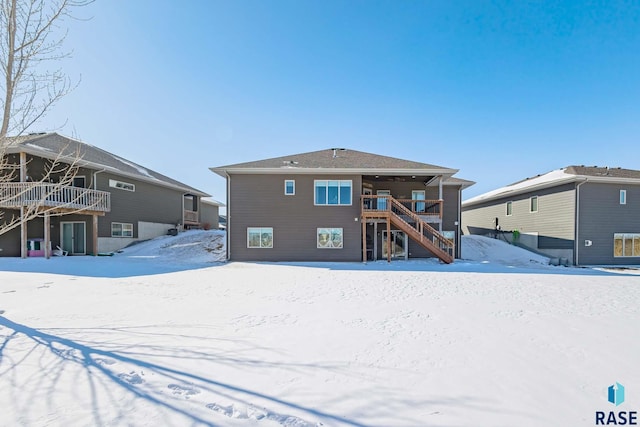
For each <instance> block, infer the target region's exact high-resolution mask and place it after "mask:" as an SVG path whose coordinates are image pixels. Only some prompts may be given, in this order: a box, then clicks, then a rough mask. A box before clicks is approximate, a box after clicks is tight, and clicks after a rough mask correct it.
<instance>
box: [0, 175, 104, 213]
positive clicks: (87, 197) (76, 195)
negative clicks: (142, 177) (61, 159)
mask: <svg viewBox="0 0 640 427" xmlns="http://www.w3.org/2000/svg"><path fill="white" fill-rule="evenodd" d="M27 206H28V207H33V206H37V207H43V208H53V210H56V209H59V210H61V211H77V212H103V213H104V212H109V211H110V210H111V193H109V192H107V191H99V190H92V189H88V188H80V187H71V186H60V185H59V184H48V183H42V182H5V183H0V207H2V208H7V209H19V208H21V207H27Z"/></svg>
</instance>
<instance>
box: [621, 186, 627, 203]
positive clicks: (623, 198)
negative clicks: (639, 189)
mask: <svg viewBox="0 0 640 427" xmlns="http://www.w3.org/2000/svg"><path fill="white" fill-rule="evenodd" d="M620 204H621V205H626V204H627V190H620Z"/></svg>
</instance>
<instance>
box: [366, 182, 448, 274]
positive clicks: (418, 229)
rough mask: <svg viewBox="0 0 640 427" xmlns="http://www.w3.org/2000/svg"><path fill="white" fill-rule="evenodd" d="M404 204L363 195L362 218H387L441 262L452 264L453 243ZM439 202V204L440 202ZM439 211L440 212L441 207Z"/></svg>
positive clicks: (383, 196)
mask: <svg viewBox="0 0 640 427" xmlns="http://www.w3.org/2000/svg"><path fill="white" fill-rule="evenodd" d="M405 202H406V201H402V200H397V199H394V198H393V197H391V196H386V195H382V196H378V195H376V196H373V195H363V196H362V213H363V217H368V218H371V217H377V216H379V217H384V218H388V219H389V220H390V221H391V222H393V223H394V224H395V225H396V226H398V227H399V228H400V229H402V231H404V232H406V233H407V234H408V235H409V237H411V238H412V239H413V240H415V241H416V242H418V243H419V244H420V245H421V246H423V247H424V248H426V249H427V250H429V251H431V252H432V253H433V254H434V255H435V256H437V257H438V258H440V259H441V260H442V261H444V262H446V263H451V262H453V259H454V243H453V242H452V241H451V240H449V239H447V238H446V237H444V236H443V235H442V234H440V233H439V232H438V231H437V230H436V229H434V228H433V227H431V226H430V225H429V224H428V223H427V222H425V221H424V219H423V218H422V217H421V215H419V214H418V213H416V212H414V211H413V210H412V209H410V208H408V207H407V206H406V205H405ZM418 202H420V201H418ZM439 202H440V204H441V202H442V201H439ZM439 211H440V212H441V211H442V208H441V205H440V207H439ZM405 218H406V219H405Z"/></svg>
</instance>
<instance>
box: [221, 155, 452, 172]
mask: <svg viewBox="0 0 640 427" xmlns="http://www.w3.org/2000/svg"><path fill="white" fill-rule="evenodd" d="M334 153H335V156H334ZM277 169H290V170H291V172H294V171H295V170H299V171H304V170H310V169H313V170H318V169H341V170H354V171H356V170H357V171H362V170H372V171H373V170H378V171H383V170H389V171H403V170H408V171H409V170H410V171H416V170H422V171H428V172H430V173H432V174H433V173H441V174H444V175H447V174H448V175H453V174H454V173H456V172H457V169H450V168H445V167H442V166H436V165H431V164H428V163H421V162H415V161H412V160H403V159H397V158H395V157H388V156H381V155H378V154H371V153H365V152H362V151H356V150H345V149H335V150H334V149H326V150H320V151H313V152H310V153H301V154H292V155H289V156H282V157H274V158H271V159H265V160H257V161H253V162H246V163H237V164H233V165H227V166H219V167H213V168H211V170H212V171H214V172H216V173H218V174H220V175H224V171H227V170H233V171H234V172H240V171H246V172H249V171H255V172H257V171H260V170H277Z"/></svg>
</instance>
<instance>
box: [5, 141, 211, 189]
mask: <svg viewBox="0 0 640 427" xmlns="http://www.w3.org/2000/svg"><path fill="white" fill-rule="evenodd" d="M6 152H7V153H18V152H26V153H28V154H31V155H34V156H38V157H43V158H47V159H56V158H58V159H59V160H61V161H65V160H69V159H75V158H77V157H80V158H81V160H80V161H79V162H78V164H79V165H80V166H83V167H89V168H95V169H104V170H107V171H109V172H112V173H114V174H118V175H122V176H127V177H131V178H135V179H139V180H141V181H146V182H151V183H153V184H157V185H161V186H164V187H170V188H175V189H178V190H181V191H185V192H189V193H192V194H195V195H198V196H202V197H207V196H209V194H207V193H204V192H202V191H200V190H197V189H195V188H193V187H190V186H188V185H186V184H183V183H182V182H180V181H176V180H175V179H172V178H169V177H168V176H166V175H162V174H161V173H158V172H155V171H153V170H151V169H147V168H145V167H143V166H140V165H139V164H137V163H134V162H132V161H129V160H126V159H124V158H122V157H119V156H116V155H115V154H112V153H109V152H108V151H105V150H103V149H101V148H98V147H95V146H93V145H91V144H87V143H85V142H82V141H79V140H77V139H73V138H69V137H66V136H63V135H60V134H57V133H55V132H52V133H39V134H30V135H22V136H17V137H9V138H7V150H6Z"/></svg>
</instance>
